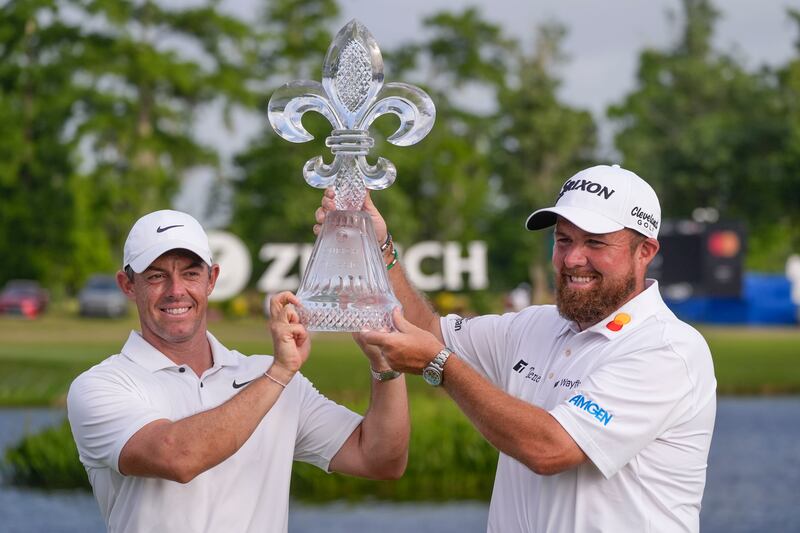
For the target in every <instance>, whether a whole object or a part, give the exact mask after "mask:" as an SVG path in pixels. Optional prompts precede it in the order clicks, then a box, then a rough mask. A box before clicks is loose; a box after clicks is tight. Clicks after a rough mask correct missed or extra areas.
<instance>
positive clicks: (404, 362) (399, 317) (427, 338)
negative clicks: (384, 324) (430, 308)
mask: <svg viewBox="0 0 800 533" xmlns="http://www.w3.org/2000/svg"><path fill="white" fill-rule="evenodd" d="M392 319H393V320H394V326H395V328H397V330H396V331H392V332H388V333H387V332H382V331H365V332H363V333H359V337H360V338H361V341H362V342H364V343H366V344H368V345H374V346H377V347H378V348H379V349H380V351H381V353H382V354H383V357H385V359H386V361H387V362H388V363H389V366H390V367H391V368H393V369H394V370H399V371H400V372H405V373H407V374H422V370H423V369H424V368H425V367H426V366H428V363H430V362H431V360H432V359H433V358H434V357H435V356H436V354H437V353H439V351H440V350H441V349H442V348H444V345H443V344H442V342H441V341H440V340H439V339H438V338H437V337H436V336H435V335H434V334H433V333H430V332H429V331H426V330H424V329H420V328H418V327H416V326H415V325H414V324H412V323H411V322H409V321H408V320H406V319H405V317H404V316H403V313H402V311H401V310H400V308H399V307H398V308H395V310H394V312H393V314H392Z"/></svg>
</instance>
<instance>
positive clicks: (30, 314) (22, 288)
mask: <svg viewBox="0 0 800 533" xmlns="http://www.w3.org/2000/svg"><path fill="white" fill-rule="evenodd" d="M48 299H49V298H48V295H47V291H45V290H44V289H43V288H42V287H41V286H40V285H39V283H38V282H36V281H33V280H28V279H13V280H11V281H9V282H8V283H6V286H5V287H4V288H3V292H0V314H3V313H5V314H14V315H22V316H24V317H27V318H35V317H36V316H37V315H39V314H40V313H42V312H44V310H45V309H47V302H48Z"/></svg>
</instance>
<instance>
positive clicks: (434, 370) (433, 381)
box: [422, 346, 453, 387]
mask: <svg viewBox="0 0 800 533" xmlns="http://www.w3.org/2000/svg"><path fill="white" fill-rule="evenodd" d="M452 353H453V350H451V349H450V348H448V347H447V346H445V347H444V348H442V351H441V352H439V353H437V354H436V357H434V358H433V360H432V361H431V362H430V363H428V366H426V367H425V370H423V371H422V379H424V380H425V382H426V383H428V385H431V386H433V387H438V386H439V385H441V384H442V378H443V377H444V364H445V363H446V362H447V358H448V357H450V354H452Z"/></svg>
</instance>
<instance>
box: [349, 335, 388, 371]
mask: <svg viewBox="0 0 800 533" xmlns="http://www.w3.org/2000/svg"><path fill="white" fill-rule="evenodd" d="M364 333H365V332H362V333H353V340H355V341H356V344H358V347H359V348H361V351H362V352H364V355H366V356H367V359H369V366H370V367H371V368H372V370H374V371H376V372H383V371H384V370H390V369H392V368H391V366H390V365H389V362H388V361H387V360H386V358H385V357H384V356H383V354H382V353H381V350H380V348H379V347H377V346H375V345H374V344H368V343H367V341H365V340H364Z"/></svg>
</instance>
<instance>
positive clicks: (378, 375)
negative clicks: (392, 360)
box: [369, 368, 400, 381]
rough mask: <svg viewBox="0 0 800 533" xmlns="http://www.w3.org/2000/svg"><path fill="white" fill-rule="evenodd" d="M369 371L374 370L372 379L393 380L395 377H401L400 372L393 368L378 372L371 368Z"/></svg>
mask: <svg viewBox="0 0 800 533" xmlns="http://www.w3.org/2000/svg"><path fill="white" fill-rule="evenodd" d="M369 371H370V372H372V379H374V380H375V381H391V380H393V379H394V378H399V377H400V372H398V371H397V370H392V369H391V368H390V369H389V370H381V371H380V372H376V371H375V370H373V369H372V368H370V369H369Z"/></svg>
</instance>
